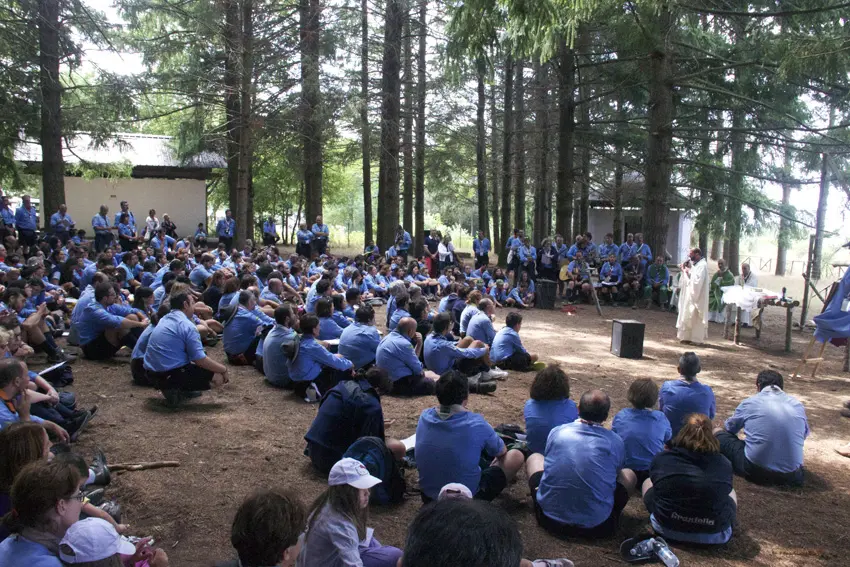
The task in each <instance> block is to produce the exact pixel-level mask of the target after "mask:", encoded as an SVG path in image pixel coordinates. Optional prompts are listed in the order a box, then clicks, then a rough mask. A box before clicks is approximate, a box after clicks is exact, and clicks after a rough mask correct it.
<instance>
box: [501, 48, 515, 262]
mask: <svg viewBox="0 0 850 567" xmlns="http://www.w3.org/2000/svg"><path fill="white" fill-rule="evenodd" d="M504 100H505V104H504V111H503V112H502V138H503V144H502V221H501V225H502V226H501V229H502V237H501V238H500V239H499V240H501V245H502V248H504V247H505V245H506V243H507V242H508V238H510V236H511V197H512V195H511V156H512V155H513V153H512V149H511V145H512V144H513V130H514V126H513V122H514V59H513V57H511V56H510V55H508V57H507V58H506V59H505V97H504ZM506 260H507V254H506V253H505V251H504V250H499V263H500V264H504V263H505V261H506Z"/></svg>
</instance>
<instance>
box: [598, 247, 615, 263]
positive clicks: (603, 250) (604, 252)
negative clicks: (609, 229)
mask: <svg viewBox="0 0 850 567" xmlns="http://www.w3.org/2000/svg"><path fill="white" fill-rule="evenodd" d="M598 250H599V257H600V258H602V259H603V260H607V258H608V256H610V255H611V254H613V255H614V258H615V259H617V260H619V257H620V247H619V246H618V245H616V244H614V243H611V244H605V243H602V244H600V245H599V248H598Z"/></svg>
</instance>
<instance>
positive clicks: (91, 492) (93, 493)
mask: <svg viewBox="0 0 850 567" xmlns="http://www.w3.org/2000/svg"><path fill="white" fill-rule="evenodd" d="M82 492H83V496H85V497H86V498H88V500H89V504H91V505H92V506H100V505H101V504H102V503H103V497H104V495H105V494H106V491H105V490H104V489H102V488H93V489H89V488H83V491H82Z"/></svg>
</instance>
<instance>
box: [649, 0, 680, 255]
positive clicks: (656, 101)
mask: <svg viewBox="0 0 850 567" xmlns="http://www.w3.org/2000/svg"><path fill="white" fill-rule="evenodd" d="M657 18H658V24H659V26H658V27H659V35H658V38H657V41H658V42H659V43H658V45H657V46H656V48H655V49H654V50H653V52H652V53H651V54H650V75H649V136H648V140H647V152H646V162H647V169H646V198H645V200H644V208H643V221H644V222H643V234H644V240H645V242H646V243H647V244H649V246H650V248H651V249H652V253H653V254H654V255H655V256H659V255H663V254H664V253H665V250H666V245H667V228H668V227H667V212H668V211H667V208H668V206H667V203H668V199H669V196H670V157H671V156H670V152H671V147H672V142H673V116H674V108H673V85H672V78H673V67H672V62H671V57H672V47H671V45H670V44H671V41H672V38H671V36H672V29H673V15H672V14H671V13H670V10H669V8H668V7H667V6H663V7H661V8H659V13H658V16H657Z"/></svg>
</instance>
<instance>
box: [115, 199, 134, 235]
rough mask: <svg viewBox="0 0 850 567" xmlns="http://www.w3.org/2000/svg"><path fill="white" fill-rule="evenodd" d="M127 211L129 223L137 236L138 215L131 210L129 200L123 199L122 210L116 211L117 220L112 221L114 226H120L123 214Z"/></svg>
mask: <svg viewBox="0 0 850 567" xmlns="http://www.w3.org/2000/svg"><path fill="white" fill-rule="evenodd" d="M123 213H126V215H127V219H128V220H129V222H128V223H127V224H129V225H130V226H131V227H132V228H133V236H136V216H135V215H134V214H133V212H132V211H131V210H130V203H128V202H127V201H121V210H120V211H118V212H117V213H115V221H114V222H113V223H112V224H113V225H114V226H118V223H119V222H121V215H122V214H123Z"/></svg>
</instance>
